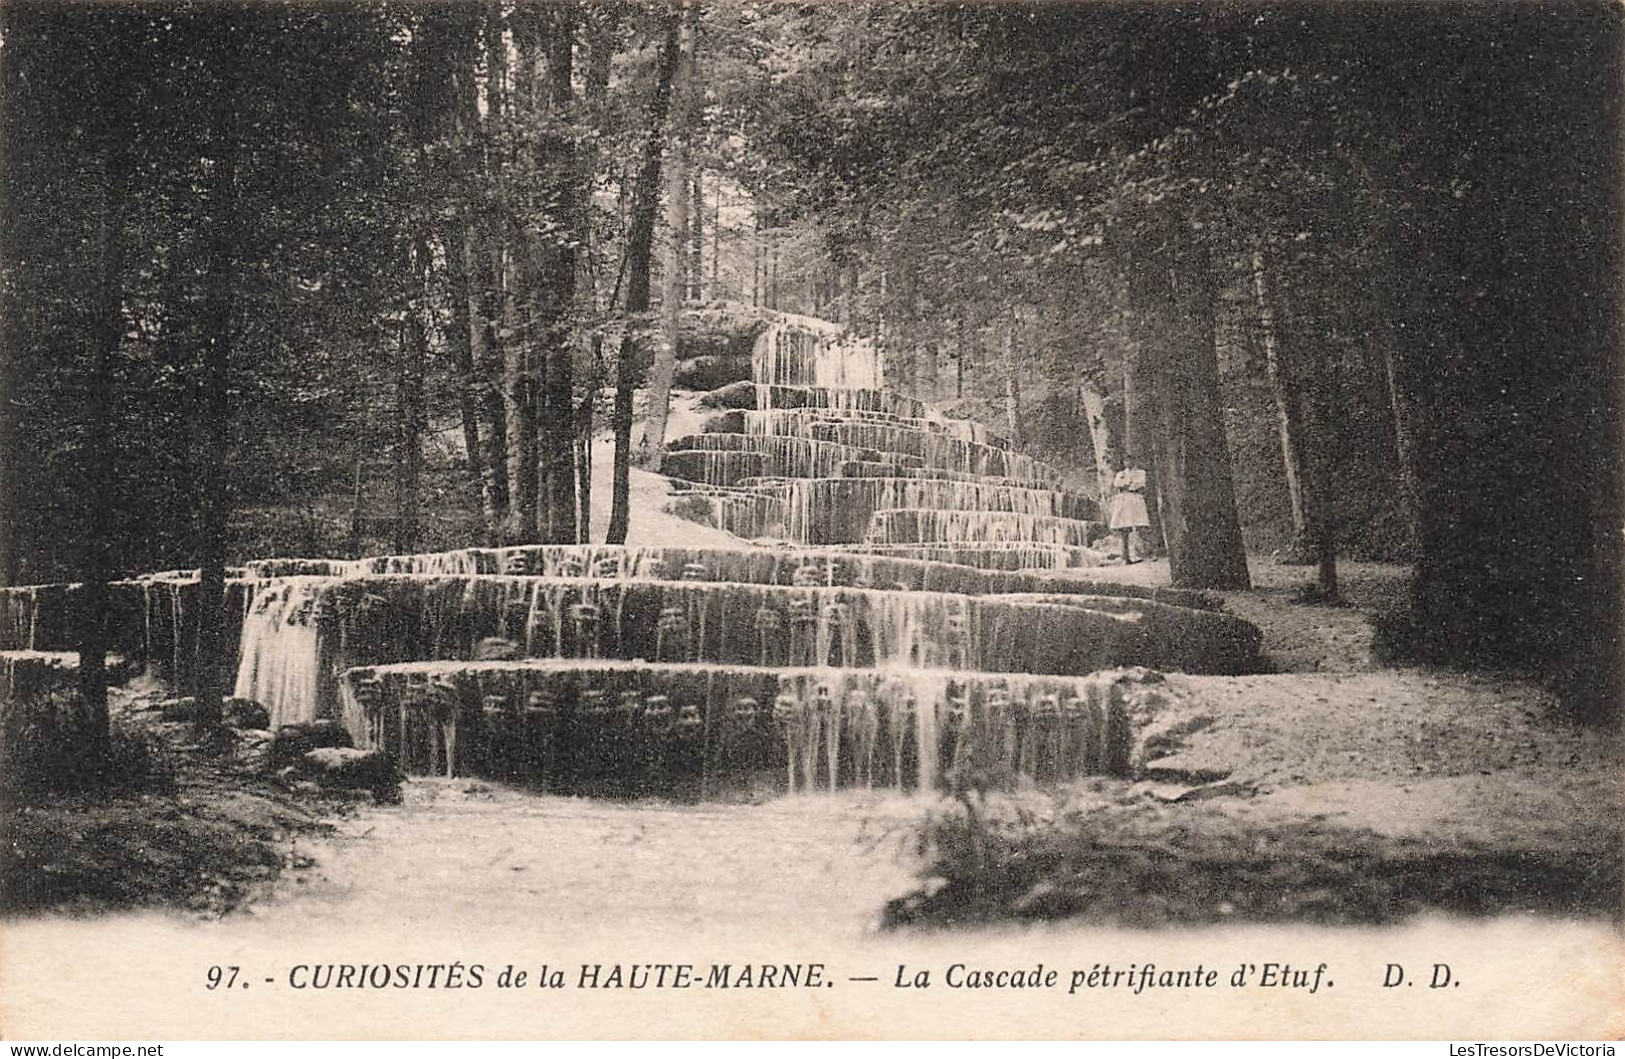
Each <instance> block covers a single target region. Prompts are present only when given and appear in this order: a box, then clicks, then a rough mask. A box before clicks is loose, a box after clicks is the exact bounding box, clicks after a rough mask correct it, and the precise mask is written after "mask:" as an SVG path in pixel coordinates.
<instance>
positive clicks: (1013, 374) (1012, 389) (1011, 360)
mask: <svg viewBox="0 0 1625 1059" xmlns="http://www.w3.org/2000/svg"><path fill="white" fill-rule="evenodd" d="M1003 345H1004V422H1005V428H1006V430H1007V431H1008V432H1009V434H1010V444H1011V445H1013V446H1014V447H1016V448H1020V447H1021V446H1022V440H1023V439H1022V429H1021V368H1020V366H1019V365H1018V364H1017V363H1016V361H1017V359H1018V358H1017V355H1016V316H1015V312H1014V311H1013V310H1010V311H1008V312H1007V313H1006V317H1005V323H1004V342H1003Z"/></svg>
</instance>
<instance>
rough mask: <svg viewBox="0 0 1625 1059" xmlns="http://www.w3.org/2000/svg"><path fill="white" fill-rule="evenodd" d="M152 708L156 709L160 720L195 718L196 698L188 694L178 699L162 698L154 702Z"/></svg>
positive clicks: (173, 720) (192, 719)
mask: <svg viewBox="0 0 1625 1059" xmlns="http://www.w3.org/2000/svg"><path fill="white" fill-rule="evenodd" d="M152 708H153V709H155V710H157V711H158V716H159V718H161V719H162V720H165V721H170V722H183V721H195V720H197V700H196V699H195V698H193V697H192V696H190V695H187V696H185V697H183V698H179V699H164V700H163V701H162V702H157V703H154V704H153V706H152Z"/></svg>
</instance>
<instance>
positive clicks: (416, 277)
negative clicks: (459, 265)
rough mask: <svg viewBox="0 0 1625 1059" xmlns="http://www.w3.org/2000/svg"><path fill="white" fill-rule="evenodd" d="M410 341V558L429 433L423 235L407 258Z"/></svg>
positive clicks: (403, 534) (415, 545)
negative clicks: (426, 393)
mask: <svg viewBox="0 0 1625 1059" xmlns="http://www.w3.org/2000/svg"><path fill="white" fill-rule="evenodd" d="M408 264H409V269H408V273H407V276H408V280H407V283H408V285H407V290H408V292H409V293H408V300H407V306H406V311H405V317H406V322H405V332H406V333H405V336H404V337H405V341H404V343H402V349H401V374H400V412H399V426H398V429H399V435H398V438H397V453H398V465H399V477H398V478H397V479H396V497H397V502H396V512H395V515H396V520H395V550H396V551H397V552H399V553H402V554H405V553H410V552H416V551H418V550H420V548H421V546H422V523H423V437H424V435H425V434H426V433H427V432H428V409H427V407H426V405H425V401H424V373H425V370H426V368H427V362H428V358H429V335H428V325H427V324H426V323H425V322H424V319H423V306H422V304H421V303H422V302H423V300H424V299H425V298H426V297H427V294H428V290H427V288H428V283H429V240H428V238H427V236H425V235H424V234H422V233H421V232H420V233H419V234H418V236H417V238H415V239H414V240H413V245H412V250H411V253H410V256H409V258H408Z"/></svg>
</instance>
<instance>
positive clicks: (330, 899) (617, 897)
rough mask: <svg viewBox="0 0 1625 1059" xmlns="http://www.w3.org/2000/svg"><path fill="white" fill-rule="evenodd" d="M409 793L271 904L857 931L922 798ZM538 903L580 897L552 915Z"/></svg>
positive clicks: (413, 787)
mask: <svg viewBox="0 0 1625 1059" xmlns="http://www.w3.org/2000/svg"><path fill="white" fill-rule="evenodd" d="M403 795H404V801H403V804H402V805H401V806H399V807H395V808H387V809H378V810H371V811H368V812H366V813H364V814H363V815H362V816H361V817H360V818H358V819H356V820H354V821H350V822H347V823H346V824H344V825H342V826H341V828H340V830H339V832H338V834H337V835H336V836H335V837H333V838H332V839H324V840H321V841H319V842H317V843H315V844H314V845H312V846H310V847H308V852H309V853H310V855H312V856H313V857H314V859H315V860H316V862H317V864H318V865H319V867H318V868H316V869H315V870H314V871H313V872H311V873H309V874H307V876H306V877H305V878H304V879H303V880H302V881H301V882H300V883H299V884H297V885H296V886H294V887H283V888H282V889H281V891H280V892H279V894H278V895H277V897H276V899H275V900H273V901H272V902H270V903H269V904H267V905H265V906H263V907H262V908H260V909H257V910H256V913H255V914H256V916H257V917H258V918H261V919H263V920H264V921H266V922H271V923H274V922H276V921H278V920H279V919H283V918H288V919H292V920H307V921H310V922H315V923H320V922H323V921H324V920H331V921H332V922H333V923H334V924H335V925H341V924H343V923H345V922H347V921H348V920H349V918H350V917H351V916H353V915H354V913H355V910H356V909H357V908H378V907H387V908H388V909H389V910H390V912H389V915H390V918H391V919H392V920H394V921H397V922H399V923H401V924H404V925H415V926H432V925H434V924H437V923H442V922H443V921H444V919H445V915H446V910H447V909H448V908H458V909H459V915H465V914H466V915H468V916H469V917H470V918H471V919H473V920H475V921H477V922H478V923H480V925H481V927H482V928H483V929H486V930H495V931H498V932H501V931H506V930H515V931H523V932H526V933H527V934H528V935H529V936H532V937H536V936H542V937H545V938H547V939H548V940H549V941H566V942H571V941H590V940H591V939H592V938H593V936H594V935H595V933H597V932H599V931H601V930H602V925H603V924H605V923H621V924H627V925H629V926H631V925H636V929H637V930H638V932H639V934H640V935H646V934H648V933H649V932H669V933H673V934H678V935H684V934H692V933H704V932H706V931H709V930H714V929H716V928H718V927H719V926H720V927H722V928H724V929H726V930H729V931H733V932H737V933H738V934H739V935H741V936H745V937H749V936H753V935H760V933H761V932H763V931H782V930H784V929H786V927H787V925H788V924H791V923H797V922H809V923H816V924H819V932H820V933H822V934H825V935H827V936H833V937H838V938H841V939H843V940H851V939H855V938H858V937H861V936H862V935H864V934H865V933H867V932H869V931H870V930H872V929H873V927H874V926H875V924H876V922H877V921H878V918H879V911H880V906H881V904H883V903H884V900H885V898H886V897H888V896H891V895H895V894H896V893H899V892H901V891H902V890H903V889H904V888H905V887H906V886H907V885H908V884H909V883H910V882H911V881H912V878H913V869H914V865H915V861H914V858H912V857H910V856H908V855H906V850H905V845H906V842H905V840H906V839H912V834H911V833H910V832H908V831H907V830H906V829H905V827H904V825H906V824H908V823H910V822H912V821H913V820H915V819H917V818H918V815H919V813H920V811H921V806H920V803H919V802H917V801H915V800H912V799H908V798H901V797H881V796H865V795H860V794H851V795H846V794H842V795H838V796H835V797H830V796H828V795H823V796H809V797H805V798H789V799H779V800H776V801H772V802H768V803H766V804H763V805H721V804H714V805H697V806H696V805H688V806H685V805H670V804H664V803H658V802H645V803H635V804H627V803H614V802H602V801H590V800H587V799H580V798H558V797H541V796H537V795H534V794H530V793H527V792H523V791H519V790H514V789H511V788H505V787H501V786H496V785H492V784H487V783H484V782H470V781H467V780H421V779H419V780H412V781H410V782H409V783H407V784H406V785H405V788H404V791H403ZM538 907H547V908H552V909H559V910H569V911H568V912H567V913H565V914H558V915H552V916H547V917H542V918H541V919H538V917H537V914H536V910H537V908H538ZM589 909H590V914H583V913H584V912H585V911H586V910H589Z"/></svg>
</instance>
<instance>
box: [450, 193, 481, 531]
mask: <svg viewBox="0 0 1625 1059" xmlns="http://www.w3.org/2000/svg"><path fill="white" fill-rule="evenodd" d="M443 241H444V245H445V250H446V273H447V278H448V279H449V281H450V286H451V330H450V331H448V332H447V333H446V342H447V344H448V346H449V347H450V350H451V363H452V368H453V370H454V371H456V373H457V413H458V416H459V418H460V419H461V421H462V427H463V453H464V467H465V469H466V470H465V476H466V479H467V485H468V495H469V501H470V504H471V506H470V510H472V511H474V512H475V513H476V514H477V515H478V516H479V517H480V519H481V523H482V525H483V526H484V527H485V537H486V541H487V543H489V541H490V537H491V522H490V512H489V510H488V501H487V479H486V473H485V452H484V450H483V449H482V448H481V447H480V408H479V392H480V380H479V376H478V374H476V372H475V370H474V319H473V314H472V311H471V309H472V302H471V300H470V297H469V284H468V259H467V256H466V255H465V252H464V247H465V246H466V245H467V242H468V235H467V229H466V228H464V227H463V226H462V225H461V224H460V223H459V224H454V225H451V226H448V228H447V231H446V233H445V235H444V237H443Z"/></svg>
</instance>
